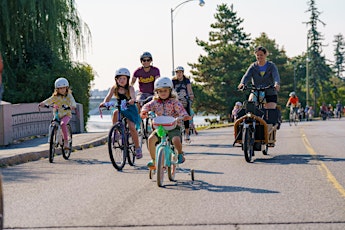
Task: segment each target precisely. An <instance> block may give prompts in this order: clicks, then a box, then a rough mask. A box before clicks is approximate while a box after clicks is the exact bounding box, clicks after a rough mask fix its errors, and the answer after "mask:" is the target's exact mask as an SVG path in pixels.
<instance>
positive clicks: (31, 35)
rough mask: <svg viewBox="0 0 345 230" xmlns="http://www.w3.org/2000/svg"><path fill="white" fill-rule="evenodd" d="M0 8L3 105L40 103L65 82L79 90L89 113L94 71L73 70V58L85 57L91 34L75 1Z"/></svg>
mask: <svg viewBox="0 0 345 230" xmlns="http://www.w3.org/2000/svg"><path fill="white" fill-rule="evenodd" d="M0 7H1V9H0V28H1V31H0V33H1V36H0V50H1V52H2V56H3V59H4V65H5V72H4V76H3V78H4V79H3V80H4V85H5V93H4V97H3V100H5V101H9V102H11V103H20V102H24V103H29V102H38V101H41V100H43V99H45V98H46V97H48V96H50V95H51V93H52V92H53V89H54V81H55V79H56V78H58V77H66V78H67V79H68V80H69V81H70V85H71V86H72V87H74V88H75V89H78V90H75V91H74V96H75V98H76V99H77V102H79V103H82V104H83V105H84V111H88V110H87V108H88V96H87V95H88V94H89V89H90V87H89V86H90V82H91V81H92V80H93V71H92V69H91V68H90V66H88V65H81V64H73V63H72V62H71V58H72V55H76V56H78V55H81V54H83V52H84V50H85V47H86V44H88V42H89V41H90V40H89V39H90V38H91V34H90V32H89V29H88V27H87V25H86V24H85V23H83V22H82V20H81V19H80V18H79V15H78V12H77V10H76V8H75V2H74V0H44V1H34V0H28V1H21V0H2V1H1V2H0ZM78 74H81V76H79V75H78ZM77 79H78V80H77ZM74 84H75V85H74ZM86 96H87V97H86ZM84 120H85V121H87V112H86V117H85V119H84Z"/></svg>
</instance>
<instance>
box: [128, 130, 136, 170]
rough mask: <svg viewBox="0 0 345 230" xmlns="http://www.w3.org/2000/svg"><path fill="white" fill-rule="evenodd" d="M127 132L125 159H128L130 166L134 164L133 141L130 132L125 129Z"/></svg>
mask: <svg viewBox="0 0 345 230" xmlns="http://www.w3.org/2000/svg"><path fill="white" fill-rule="evenodd" d="M126 132H127V150H128V151H127V160H128V164H129V165H130V166H134V165H135V146H134V143H133V139H132V136H131V134H130V133H129V130H126Z"/></svg>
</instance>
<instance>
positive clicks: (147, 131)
mask: <svg viewBox="0 0 345 230" xmlns="http://www.w3.org/2000/svg"><path fill="white" fill-rule="evenodd" d="M149 126H150V124H149V118H146V119H145V125H144V137H145V142H146V148H147V149H149V141H148V139H149V136H150V135H151V133H152V128H151V129H150V130H151V132H149Z"/></svg>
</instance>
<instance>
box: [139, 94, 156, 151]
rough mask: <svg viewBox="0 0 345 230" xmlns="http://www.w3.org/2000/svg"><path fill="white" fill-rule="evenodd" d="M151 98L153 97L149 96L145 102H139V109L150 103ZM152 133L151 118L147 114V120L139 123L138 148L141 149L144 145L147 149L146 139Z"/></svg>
mask: <svg viewBox="0 0 345 230" xmlns="http://www.w3.org/2000/svg"><path fill="white" fill-rule="evenodd" d="M152 97H153V96H149V97H147V98H146V99H145V100H139V101H138V103H139V105H140V108H142V107H143V105H145V104H146V103H148V102H149V101H151V100H152ZM139 113H140V112H139ZM152 131H153V127H152V116H150V114H149V116H148V118H145V119H142V120H141V122H140V129H139V131H138V136H139V145H140V148H142V145H143V143H146V147H147V148H148V147H149V144H148V138H149V136H150V134H151V133H152Z"/></svg>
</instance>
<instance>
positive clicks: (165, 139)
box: [149, 116, 194, 187]
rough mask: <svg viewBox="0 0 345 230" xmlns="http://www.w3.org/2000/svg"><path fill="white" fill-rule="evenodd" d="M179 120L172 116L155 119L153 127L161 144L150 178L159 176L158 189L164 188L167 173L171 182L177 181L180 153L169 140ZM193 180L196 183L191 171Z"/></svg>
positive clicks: (157, 150)
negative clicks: (155, 175) (171, 131)
mask: <svg viewBox="0 0 345 230" xmlns="http://www.w3.org/2000/svg"><path fill="white" fill-rule="evenodd" d="M176 123H177V119H175V118H174V117H170V116H158V117H156V118H154V119H153V126H154V128H156V129H157V135H158V137H160V139H161V142H160V143H159V144H158V145H157V147H156V167H155V169H150V171H149V177H150V179H152V178H153V175H154V174H155V173H156V174H157V185H158V187H162V186H163V182H164V175H165V172H167V173H168V178H169V180H170V181H175V175H176V171H177V168H178V153H177V152H176V151H175V148H174V146H173V145H172V143H171V141H170V140H169V136H168V131H169V130H172V129H174V128H175V127H176ZM190 174H191V179H192V181H194V169H191V170H190Z"/></svg>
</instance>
